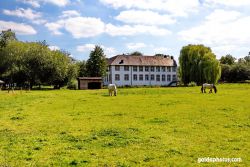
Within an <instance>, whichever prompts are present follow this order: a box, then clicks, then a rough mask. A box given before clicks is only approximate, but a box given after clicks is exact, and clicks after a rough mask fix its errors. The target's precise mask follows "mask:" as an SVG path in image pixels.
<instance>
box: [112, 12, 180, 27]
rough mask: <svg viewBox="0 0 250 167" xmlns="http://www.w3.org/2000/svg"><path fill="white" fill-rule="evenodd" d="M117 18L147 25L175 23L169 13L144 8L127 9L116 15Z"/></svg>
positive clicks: (126, 21)
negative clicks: (161, 13)
mask: <svg viewBox="0 0 250 167" xmlns="http://www.w3.org/2000/svg"><path fill="white" fill-rule="evenodd" d="M115 18H116V19H117V20H119V21H122V22H125V23H132V24H146V25H166V24H174V23H175V22H176V20H174V19H173V18H172V17H171V16H169V15H165V14H163V15H160V14H159V13H157V12H152V11H142V10H126V11H122V12H121V13H120V14H119V15H118V16H116V17H115Z"/></svg>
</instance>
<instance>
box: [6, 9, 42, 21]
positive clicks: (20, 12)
mask: <svg viewBox="0 0 250 167" xmlns="http://www.w3.org/2000/svg"><path fill="white" fill-rule="evenodd" d="M3 13H4V14H5V15H9V16H17V17H23V18H26V19H29V20H33V19H37V18H41V17H42V14H41V13H40V12H35V11H33V10H32V9H30V8H28V9H23V8H19V9H16V10H7V9H4V10H3Z"/></svg>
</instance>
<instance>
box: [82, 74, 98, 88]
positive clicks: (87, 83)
mask: <svg viewBox="0 0 250 167" xmlns="http://www.w3.org/2000/svg"><path fill="white" fill-rule="evenodd" d="M102 86H103V81H102V78H101V77H79V78H78V89H101V88H102Z"/></svg>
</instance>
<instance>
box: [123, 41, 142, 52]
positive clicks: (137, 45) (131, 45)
mask: <svg viewBox="0 0 250 167" xmlns="http://www.w3.org/2000/svg"><path fill="white" fill-rule="evenodd" d="M126 46H127V48H128V49H130V50H134V49H139V48H145V47H146V46H147V45H146V44H145V43H142V42H138V43H127V44H126Z"/></svg>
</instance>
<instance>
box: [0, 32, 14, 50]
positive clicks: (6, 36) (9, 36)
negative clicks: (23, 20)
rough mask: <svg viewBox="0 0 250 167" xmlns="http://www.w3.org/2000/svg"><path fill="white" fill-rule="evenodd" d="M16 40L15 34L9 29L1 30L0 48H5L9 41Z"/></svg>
mask: <svg viewBox="0 0 250 167" xmlns="http://www.w3.org/2000/svg"><path fill="white" fill-rule="evenodd" d="M16 40H17V38H16V34H15V33H14V32H13V31H11V29H8V30H3V31H2V32H1V34H0V47H5V46H6V45H7V44H8V43H9V42H10V41H16Z"/></svg>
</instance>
